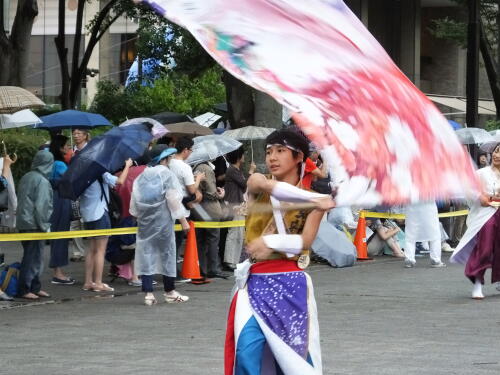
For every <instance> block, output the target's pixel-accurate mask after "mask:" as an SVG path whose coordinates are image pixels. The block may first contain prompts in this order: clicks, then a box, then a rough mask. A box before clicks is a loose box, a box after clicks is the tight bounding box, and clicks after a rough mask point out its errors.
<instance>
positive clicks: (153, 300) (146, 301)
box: [144, 295, 158, 306]
mask: <svg viewBox="0 0 500 375" xmlns="http://www.w3.org/2000/svg"><path fill="white" fill-rule="evenodd" d="M157 302H158V301H156V298H155V296H153V295H151V296H146V297H144V304H145V305H146V306H153V305H156V304H157Z"/></svg>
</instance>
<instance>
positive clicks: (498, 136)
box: [490, 129, 500, 142]
mask: <svg viewBox="0 0 500 375" xmlns="http://www.w3.org/2000/svg"><path fill="white" fill-rule="evenodd" d="M490 134H491V135H492V136H493V139H494V140H495V141H498V142H500V129H496V130H492V131H490Z"/></svg>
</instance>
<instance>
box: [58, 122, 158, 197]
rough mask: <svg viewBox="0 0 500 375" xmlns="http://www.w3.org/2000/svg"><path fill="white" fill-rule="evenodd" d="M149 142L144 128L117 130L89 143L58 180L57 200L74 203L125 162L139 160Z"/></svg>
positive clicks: (126, 127)
mask: <svg viewBox="0 0 500 375" xmlns="http://www.w3.org/2000/svg"><path fill="white" fill-rule="evenodd" d="M152 139H153V136H152V135H151V131H150V129H149V127H148V126H147V125H145V124H132V125H128V126H124V127H122V126H118V127H115V128H113V129H111V130H109V131H107V132H106V133H104V134H103V135H101V136H98V137H96V138H94V139H92V140H91V141H90V142H89V143H88V145H87V146H85V147H84V148H83V149H82V151H80V152H79V153H78V154H76V156H75V157H74V158H73V159H72V160H71V163H70V165H69V167H68V170H67V171H66V173H65V174H64V175H63V177H62V178H61V181H60V183H59V191H60V194H61V196H62V197H63V198H69V199H73V200H75V199H77V198H78V197H79V196H80V195H81V194H82V193H83V192H84V191H85V189H87V188H88V187H89V186H90V185H91V184H92V183H93V182H94V181H95V180H97V179H98V178H99V176H101V175H102V174H103V173H104V172H106V171H107V172H111V173H113V172H116V171H117V170H119V169H120V168H121V167H122V166H123V164H124V162H125V160H127V159H128V158H132V159H137V158H138V157H140V156H142V154H144V151H146V149H147V147H148V145H149V143H150V142H151V140H152Z"/></svg>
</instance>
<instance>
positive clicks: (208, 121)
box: [194, 112, 222, 127]
mask: <svg viewBox="0 0 500 375" xmlns="http://www.w3.org/2000/svg"><path fill="white" fill-rule="evenodd" d="M221 117H222V116H219V115H216V114H215V113H212V112H207V113H204V114H202V115H199V116H196V117H195V118H194V121H196V122H197V123H198V124H200V125H201V126H206V127H209V126H210V125H212V124H213V123H214V122H216V121H218V120H219V119H220V118H221Z"/></svg>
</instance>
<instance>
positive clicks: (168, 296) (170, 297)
mask: <svg viewBox="0 0 500 375" xmlns="http://www.w3.org/2000/svg"><path fill="white" fill-rule="evenodd" d="M163 296H164V297H165V302H166V303H181V302H187V301H189V297H188V296H183V295H182V294H180V293H179V292H178V291H176V290H174V291H173V292H172V293H164V294H163Z"/></svg>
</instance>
